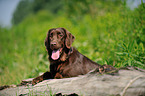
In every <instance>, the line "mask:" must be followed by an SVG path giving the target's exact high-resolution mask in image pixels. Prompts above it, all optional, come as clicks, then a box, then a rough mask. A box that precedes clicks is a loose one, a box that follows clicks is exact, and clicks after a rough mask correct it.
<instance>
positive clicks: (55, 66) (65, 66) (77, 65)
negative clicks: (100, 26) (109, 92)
mask: <svg viewBox="0 0 145 96" xmlns="http://www.w3.org/2000/svg"><path fill="white" fill-rule="evenodd" d="M74 39H75V37H74V36H73V35H72V34H71V33H70V32H68V31H67V30H66V29H65V28H53V29H50V30H49V31H48V33H47V37H46V39H45V46H46V49H47V51H48V55H49V61H50V72H46V73H44V74H43V75H41V76H39V77H36V78H35V79H33V81H32V84H36V83H38V82H40V81H43V80H45V79H53V78H66V77H75V76H78V75H84V74H86V73H88V72H89V71H91V70H92V69H95V68H98V70H99V72H100V73H103V72H105V70H107V71H108V70H112V69H115V68H114V67H112V66H109V65H103V66H101V65H99V64H97V63H96V62H93V61H92V60H90V59H89V58H87V57H86V56H84V55H82V54H81V53H79V52H78V51H77V49H76V48H74V47H71V45H72V43H73V41H74ZM59 48H62V51H60V54H61V55H60V57H59V59H57V60H53V59H52V58H51V55H52V51H53V50H56V49H59ZM106 68H107V69H106ZM104 69H105V70H104Z"/></svg>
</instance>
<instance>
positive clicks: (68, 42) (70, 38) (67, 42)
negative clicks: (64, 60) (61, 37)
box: [62, 28, 75, 49]
mask: <svg viewBox="0 0 145 96" xmlns="http://www.w3.org/2000/svg"><path fill="white" fill-rule="evenodd" d="M62 29H63V30H64V32H65V34H66V39H65V45H66V47H67V48H68V49H70V48H71V45H72V43H73V41H74V40H75V37H74V36H73V35H72V34H71V33H70V32H69V31H67V30H66V29H65V28H62Z"/></svg>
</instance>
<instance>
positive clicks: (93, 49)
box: [0, 9, 145, 85]
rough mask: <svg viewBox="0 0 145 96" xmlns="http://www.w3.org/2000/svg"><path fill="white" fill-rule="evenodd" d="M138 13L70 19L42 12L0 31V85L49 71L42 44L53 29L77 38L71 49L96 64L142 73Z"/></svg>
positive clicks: (142, 22)
mask: <svg viewBox="0 0 145 96" xmlns="http://www.w3.org/2000/svg"><path fill="white" fill-rule="evenodd" d="M139 12H140V11H139V9H138V10H134V11H131V10H124V9H120V10H117V11H116V12H113V13H111V12H109V11H108V12H106V13H104V14H103V15H96V17H91V16H90V15H89V14H85V15H83V16H82V18H81V19H76V18H71V19H70V18H68V17H67V16H66V15H65V14H59V15H56V16H54V15H53V14H51V13H49V12H48V11H44V10H41V11H39V12H38V13H37V14H31V15H29V16H28V17H27V18H26V19H25V20H23V22H21V23H20V24H19V25H17V26H12V28H1V27H0V85H9V84H18V83H20V82H21V80H23V79H26V78H31V77H35V76H38V75H39V73H41V72H45V71H48V70H49V62H48V60H47V57H48V56H47V52H46V49H45V46H44V40H45V38H46V34H47V31H48V30H49V29H50V28H54V27H64V28H66V29H67V30H68V31H70V32H71V33H72V34H73V35H74V36H75V37H76V39H75V41H74V43H73V46H74V47H76V48H77V49H78V50H79V51H80V52H81V53H82V54H84V55H86V56H87V57H89V58H90V59H92V60H93V61H95V62H98V63H99V64H109V65H113V66H115V67H116V68H119V67H124V66H136V67H139V68H142V69H145V39H144V38H145V33H144V31H145V27H144V26H145V19H143V18H145V16H144V14H140V13H139ZM144 13H145V12H144Z"/></svg>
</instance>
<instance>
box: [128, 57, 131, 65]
mask: <svg viewBox="0 0 145 96" xmlns="http://www.w3.org/2000/svg"><path fill="white" fill-rule="evenodd" d="M131 62H132V60H131V59H130V58H129V60H128V65H129V66H131V65H132V64H131Z"/></svg>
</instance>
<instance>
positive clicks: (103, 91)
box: [0, 67, 145, 96]
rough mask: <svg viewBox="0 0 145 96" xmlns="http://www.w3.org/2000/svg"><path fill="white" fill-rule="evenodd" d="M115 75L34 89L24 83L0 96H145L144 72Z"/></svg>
mask: <svg viewBox="0 0 145 96" xmlns="http://www.w3.org/2000/svg"><path fill="white" fill-rule="evenodd" d="M117 71H118V72H117V73H116V71H115V72H109V73H105V74H97V72H96V70H93V71H91V72H89V73H88V74H86V75H81V76H78V77H73V78H65V79H51V80H45V81H43V82H40V83H38V84H36V85H34V86H32V85H31V84H30V83H31V81H32V79H27V80H23V81H22V83H23V84H20V85H21V86H20V85H19V86H17V87H10V88H6V89H3V90H1V91H0V96H3V95H4V96H5V95H6V96H9V95H11V96H16V95H20V96H25V95H56V96H63V95H65V96H66V95H69V96H78V95H82V96H145V70H141V69H138V68H134V67H128V68H121V69H119V70H117ZM22 85H23V86H22Z"/></svg>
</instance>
